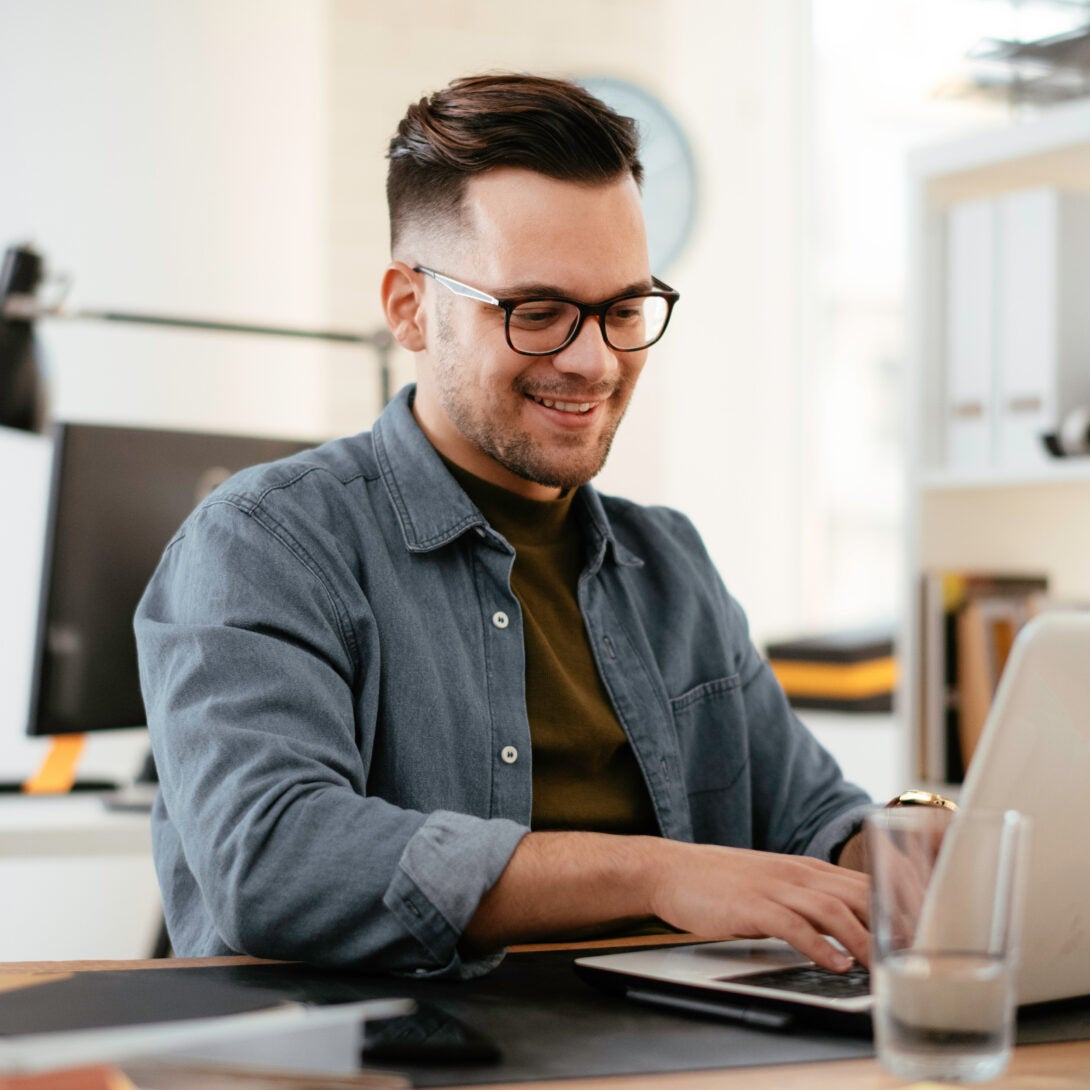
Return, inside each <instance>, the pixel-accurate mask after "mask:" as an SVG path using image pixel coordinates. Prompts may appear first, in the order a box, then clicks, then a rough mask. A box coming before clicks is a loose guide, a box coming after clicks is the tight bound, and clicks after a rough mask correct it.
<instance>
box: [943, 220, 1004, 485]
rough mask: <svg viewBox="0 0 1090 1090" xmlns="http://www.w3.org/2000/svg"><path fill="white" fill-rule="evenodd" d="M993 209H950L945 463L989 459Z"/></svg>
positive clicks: (974, 465)
mask: <svg viewBox="0 0 1090 1090" xmlns="http://www.w3.org/2000/svg"><path fill="white" fill-rule="evenodd" d="M994 250H995V212H994V207H993V204H992V202H991V201H990V200H980V201H966V202H964V203H963V204H958V205H954V206H953V207H951V209H950V211H949V213H948V216H947V234H946V277H947V279H946V413H947V417H946V466H947V468H948V469H978V468H981V467H983V466H987V465H989V464H991V461H992V370H993V351H992V333H993V296H994V279H995V265H994Z"/></svg>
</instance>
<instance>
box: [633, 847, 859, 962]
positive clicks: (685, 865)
mask: <svg viewBox="0 0 1090 1090" xmlns="http://www.w3.org/2000/svg"><path fill="white" fill-rule="evenodd" d="M660 843H661V845H662V848H661V850H660V851H659V852H658V853H657V856H658V857H657V858H656V859H654V860H653V861H652V866H653V868H654V871H653V874H654V886H653V891H652V898H651V907H652V910H653V911H654V912H655V914H656V915H657V916H659V917H660V918H661V919H662V920H664V921H665V922H666V923H668V924H671V925H673V926H674V927H678V928H680V929H681V930H683V931H690V932H692V933H693V934H696V935H701V936H703V937H707V938H719V939H722V938H765V937H772V938H779V939H784V940H785V941H787V942H789V943H790V944H791V945H792V946H793V947H795V949H796V950H798V951H799V952H800V953H802V954H805V955H806V956H807V957H809V958H810V959H812V960H813V961H814V962H815V963H816V964H818V965H821V966H823V967H824V968H826V969H831V970H833V971H834V972H844V971H846V970H847V969H849V968H850V967H851V959H850V958H848V957H846V956H845V955H844V954H843V953H842V952H841V951H840V950H838V949H837V948H836V947H835V946H833V945H832V943H830V942H829V941H828V939H826V938H825V937H824V936H825V935H830V936H832V937H833V938H835V939H836V940H837V941H838V942H840V943H841V944H842V945H843V946H844V947H845V948H846V949H847V950H848V951H849V952H850V953H851V954H852V955H853V956H854V957H855V958H856V960H858V961H860V962H862V963H863V964H864V965H866V964H868V963H869V954H870V938H869V935H868V932H867V923H868V919H869V904H868V888H869V883H868V879H867V877H866V875H864V874H859V873H856V872H855V871H851V870H847V869H846V868H844V867H838V866H834V865H833V864H832V863H824V862H822V861H820V860H817V859H809V858H806V857H804V856H794V855H776V854H773V853H771V852H758V851H749V850H745V849H741V848H724V847H719V846H716V845H708V844H682V843H679V842H677V841H662V842H660Z"/></svg>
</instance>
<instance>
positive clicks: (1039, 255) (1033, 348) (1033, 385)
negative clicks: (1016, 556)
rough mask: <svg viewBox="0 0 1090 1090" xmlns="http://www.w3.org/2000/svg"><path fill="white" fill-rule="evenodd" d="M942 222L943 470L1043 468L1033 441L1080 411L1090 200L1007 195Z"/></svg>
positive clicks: (1036, 193)
mask: <svg viewBox="0 0 1090 1090" xmlns="http://www.w3.org/2000/svg"><path fill="white" fill-rule="evenodd" d="M946 220H947V224H946V261H945V269H943V270H941V272H942V273H944V274H945V281H946V311H945V327H946V352H945V361H944V367H945V373H946V390H947V414H948V415H947V431H946V451H945V459H944V464H945V466H946V468H948V469H954V470H968V469H980V468H983V467H987V466H994V467H996V468H998V469H1000V470H1012V469H1028V468H1034V467H1040V466H1043V465H1047V464H1048V463H1049V461H1050V456H1049V454H1048V453H1047V451H1046V449H1045V447H1044V445H1043V443H1042V441H1041V437H1042V435H1044V434H1045V433H1047V432H1054V431H1056V430H1057V428H1058V426H1059V424H1060V421H1061V419H1062V418H1063V416H1064V414H1065V413H1067V412H1069V411H1070V410H1071V409H1073V408H1075V407H1077V406H1080V405H1085V404H1088V403H1090V323H1088V322H1087V320H1086V315H1087V307H1086V298H1085V285H1086V283H1087V281H1088V280H1090V196H1088V195H1086V194H1083V193H1077V192H1065V191H1062V190H1059V189H1055V188H1052V187H1038V188H1032V189H1024V190H1015V191H1013V192H1009V193H1002V194H999V195H997V196H995V197H984V198H974V199H971V200H967V201H960V202H957V203H955V204H953V205H951V207H950V208H949V209H948V211H947V213H946Z"/></svg>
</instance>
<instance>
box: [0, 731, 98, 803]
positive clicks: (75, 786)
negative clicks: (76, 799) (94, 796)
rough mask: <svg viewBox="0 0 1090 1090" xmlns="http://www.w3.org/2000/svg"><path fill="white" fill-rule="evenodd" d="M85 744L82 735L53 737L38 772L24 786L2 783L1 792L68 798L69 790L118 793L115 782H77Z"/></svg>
mask: <svg viewBox="0 0 1090 1090" xmlns="http://www.w3.org/2000/svg"><path fill="white" fill-rule="evenodd" d="M86 741H87V737H86V735H83V734H57V735H54V736H53V740H52V742H51V743H50V746H49V749H48V751H47V752H46V755H45V759H44V760H43V761H42V763H41V767H40V768H39V769H38V771H37V772H35V773H34V774H33V775H32V776H31V777H30V778H29V779H27V780H25V781H23V782H22V783H18V782H16V783H12V782H4V783H0V793H5V794H7V793H13V792H19V793H21V794H24V795H66V794H68V792H70V791H115V790H116V789H117V784H116V783H115V782H114V781H113V780H78V779H76V768H77V766H78V765H79V760H80V757H82V756H83V747H84V745H85V744H86Z"/></svg>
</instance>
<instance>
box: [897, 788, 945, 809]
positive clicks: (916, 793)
mask: <svg viewBox="0 0 1090 1090" xmlns="http://www.w3.org/2000/svg"><path fill="white" fill-rule="evenodd" d="M891 806H939V807H941V808H942V809H943V810H956V809H957V808H958V804H957V803H956V802H954V800H953V799H948V798H947V797H946V796H945V795H936V794H935V793H934V792H933V791H921V790H920V789H919V788H917V787H912V788H909V790H907V791H902V792H901V793H900V794H899V795H894V796H893V798H891V799H890V800H889V802H887V803H886V807H887V809H888V808H889V807H891Z"/></svg>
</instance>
